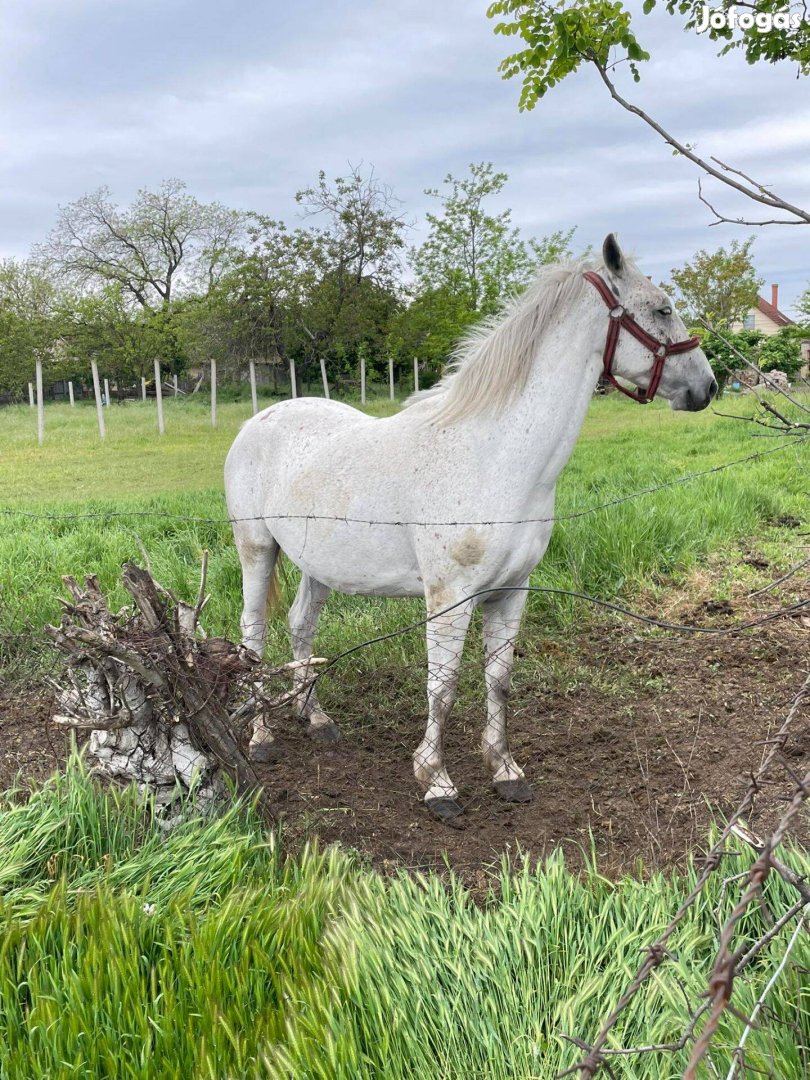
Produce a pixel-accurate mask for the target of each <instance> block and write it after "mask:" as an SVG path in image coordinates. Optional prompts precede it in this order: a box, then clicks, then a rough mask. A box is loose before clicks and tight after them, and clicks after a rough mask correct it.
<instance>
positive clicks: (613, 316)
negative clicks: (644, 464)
mask: <svg viewBox="0 0 810 1080" xmlns="http://www.w3.org/2000/svg"><path fill="white" fill-rule="evenodd" d="M582 276H583V277H584V278H586V279H587V280H588V281H590V283H591V285H593V286H594V287H595V288H596V291H597V292H598V293H599V295H600V296H601V297H602V299H603V300H604V301H605V303H606V304H607V306H608V308H609V309H610V310H609V312H608V314H609V316H610V324H609V326H608V332H607V338H606V339H605V352H604V355H603V356H602V374H603V375H604V377H605V378H606V379H607V381H608V382H609V383H610V384H611V385H612V386H615V387H616V389H617V390H621V392H622V393H623V394H626V395H627V396H628V397H629V398H632V399H633V401H637V402H638V403H639V404H640V405H646V404H647V402H648V401H652V399H653V398H654V397H655V394H656V391H657V390H658V387H659V384H660V382H661V376H662V375H663V374H664V361H665V360H666V358H667V357H668V356H674V355H675V354H676V353H684V352H689V350H690V349H696V348H697V347H698V346H699V345H700V338H698V337H691V338H687V339H686V340H685V341H675V342H671V341H659V340H658V338H655V337H653V336H652V334H648V333H647V331H646V330H645V329H644V327H643V326H639V324H638V323H637V322H636V320H635V319H634V318H633V316H632V315H630V314H629V313H628V312H627V311H625V309H624V308H623V307H622V305H621V304H619V303H617V301H616V297H615V296H614V295H613V292H612V290H611V288H610V286H609V285H608V284H607V283H606V282H605V281H604V280H603V278H601V277H600V276H599V275H598V274H596V273H594V272H593V270H588V271H587V272H586V273H584V274H583V275H582ZM622 327H624V329H625V330H628V331H629V332H630V333H631V334H632V335H633V337H634V338H635V339H636V341H640V342H641V344H642V345H643V346H644V347H645V348H646V349H649V351H650V352H651V353H652V354H653V356H654V357H655V360H654V361H653V366H652V372H651V373H650V382H649V385H648V386H647V389H646V390H641V389H638V390H628V389H627V387H626V386H622V384H621V383H620V382H619V380H618V379H617V378H616V376H615V375H614V374H613V359H614V356H615V354H616V345H617V343H618V340H619V331H620V330H621V329H622Z"/></svg>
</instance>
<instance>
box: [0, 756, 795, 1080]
mask: <svg viewBox="0 0 810 1080" xmlns="http://www.w3.org/2000/svg"><path fill="white" fill-rule="evenodd" d="M786 858H787V859H788V860H789V861H790V862H791V863H792V864H793V865H794V867H795V868H796V869H797V870H798V871H799V872H800V873H805V874H806V873H807V872H808V871H810V864H808V863H807V861H806V859H805V858H804V857H803V856H801V855H800V854H798V853H797V852H792V853H788V854H787V855H786ZM751 859H752V856H751V855H750V853H748V852H742V853H741V854H740V856H739V858H738V860H737V861H736V862H735V863H734V868H735V870H739V869H742V868H743V867H745V866H747V865H748V864H749V863H750V862H751ZM0 866H2V874H0V1045H2V1047H3V1050H2V1052H0V1078H2V1080H33V1078H39V1077H48V1078H49V1080H62V1078H69V1077H77V1078H78V1077H80V1078H82V1080H85V1078H95V1077H98V1078H102V1077H103V1078H144V1080H145V1078H149V1080H163V1078H166V1080H170V1078H171V1080H175V1078H177V1080H180V1078H182V1080H187V1078H189V1077H210V1078H212V1080H219V1078H226V1077H238V1078H240V1080H244V1078H249V1077H273V1078H284V1080H529V1078H534V1080H549V1078H550V1077H552V1076H553V1075H554V1073H555V1072H556V1071H557V1070H558V1069H560V1068H562V1067H565V1066H567V1065H569V1064H571V1063H572V1061H573V1060H574V1058H575V1056H576V1054H577V1051H576V1050H575V1049H574V1048H572V1047H571V1046H570V1044H567V1043H566V1042H565V1041H564V1040H563V1039H562V1037H561V1034H562V1033H570V1034H577V1035H579V1036H581V1037H584V1038H586V1039H587V1038H591V1037H593V1035H594V1034H595V1032H596V1031H597V1030H598V1029H599V1027H600V1026H601V1021H602V1019H603V1018H604V1016H605V1015H606V1013H607V1012H608V1011H609V1010H610V1008H611V1007H612V1005H613V1004H614V1003H615V1002H616V1000H617V998H618V997H619V995H620V994H621V993H622V991H623V990H624V988H625V986H626V984H627V981H628V979H629V977H630V976H631V973H632V971H633V970H634V968H635V967H636V965H637V964H638V962H639V959H640V956H641V955H642V949H643V947H644V945H645V944H648V943H650V942H651V941H652V940H653V938H654V937H655V936H656V935H657V934H658V933H659V932H660V931H661V930H662V929H663V927H664V926H665V925H666V923H667V922H668V920H669V919H670V917H671V915H672V914H673V912H674V911H675V909H676V908H677V906H678V904H679V902H680V901H681V900H682V898H683V897H684V895H685V894H686V892H687V891H688V890H689V888H690V887H691V885H692V883H693V882H694V879H695V870H694V868H693V867H692V866H690V867H688V868H687V870H686V872H685V873H684V874H683V875H681V876H674V877H663V876H655V877H653V878H652V879H651V880H649V881H647V882H642V881H640V880H636V879H633V878H627V879H625V880H622V881H619V882H610V881H608V880H606V879H605V878H604V877H602V876H601V875H600V874H599V873H598V872H597V871H596V870H595V869H593V868H591V869H590V870H587V871H586V872H584V873H583V874H581V875H579V876H576V875H572V874H570V873H569V872H568V871H567V869H566V867H565V865H564V862H563V860H562V857H561V856H559V855H558V856H555V857H554V858H552V859H551V860H550V862H548V863H547V864H546V865H545V866H542V867H534V868H532V867H530V866H529V865H528V864H524V865H518V866H516V867H513V868H512V869H511V870H510V869H509V868H507V867H506V866H503V867H502V868H501V870H500V871H495V872H493V876H492V880H491V891H490V893H489V895H488V897H486V898H485V899H484V900H483V901H482V902H479V903H475V902H474V901H473V899H472V898H471V896H470V895H469V894H468V893H467V892H466V891H465V890H464V889H463V887H462V886H461V885H460V884H459V882H458V881H456V880H455V879H452V878H449V879H448V880H447V881H441V880H439V879H438V878H436V877H431V878H424V877H419V876H416V877H407V876H405V875H402V876H399V877H396V878H393V879H387V880H386V879H383V878H381V877H380V876H379V875H376V874H374V873H372V872H371V871H369V870H367V869H365V868H364V867H363V866H362V865H361V864H359V863H358V861H357V860H356V859H354V858H353V857H352V856H350V855H348V854H345V853H341V852H339V851H337V850H334V849H331V850H328V851H325V852H319V851H318V850H317V849H315V848H313V847H309V848H307V849H306V850H304V851H303V852H302V853H299V854H297V855H296V856H295V857H285V856H284V854H283V852H282V850H281V845H280V844H279V843H278V842H277V841H276V840H273V839H270V840H268V838H267V836H266V834H265V833H264V832H263V830H262V828H261V826H260V824H259V822H258V821H257V819H256V818H255V816H254V815H253V814H252V813H251V812H250V810H249V809H247V808H243V807H234V808H232V809H230V810H229V811H228V812H227V813H226V814H225V815H224V816H223V817H221V818H218V819H214V820H212V819H206V820H200V819H192V820H187V821H186V822H185V823H184V824H182V825H181V826H179V827H178V828H176V829H175V830H174V831H172V832H171V833H169V834H168V836H166V835H164V833H163V832H162V831H161V829H160V827H159V826H158V825H157V824H155V822H154V820H153V819H152V817H151V815H150V813H149V807H148V805H147V804H146V803H144V802H143V801H142V799H141V797H140V796H138V795H137V794H136V793H135V792H134V791H133V790H128V791H124V792H120V791H113V790H106V791H100V790H98V789H97V788H95V787H94V786H93V785H92V783H91V782H90V781H89V779H88V777H87V775H86V774H85V773H84V772H83V770H82V769H81V768H80V767H79V766H78V765H77V764H76V763H73V764H72V765H71V767H70V769H69V772H68V774H67V776H62V777H54V778H53V779H52V780H50V781H49V782H48V783H47V784H46V785H45V786H44V787H43V788H41V789H40V790H38V791H36V792H34V794H33V795H32V796H31V798H30V799H29V800H28V801H26V802H24V803H19V802H17V801H16V799H15V798H14V797H9V798H8V799H7V800H6V801H5V802H3V803H0ZM721 877H722V875H717V876H716V878H715V880H714V881H712V882H711V883H710V885H709V886H708V888H707V891H706V894H705V896H704V897H703V899H702V900H701V901H700V902H699V903H698V904H696V905H695V907H694V908H693V909H692V910H691V911H690V912H689V914H688V915H687V917H686V919H685V920H684V922H683V924H682V927H681V929H680V931H679V932H678V934H677V936H676V938H675V939H674V941H673V943H672V953H673V956H672V959H671V960H669V961H668V962H667V964H666V965H665V966H664V967H663V968H662V969H661V971H660V973H659V974H657V975H656V976H655V977H654V978H653V979H651V980H650V982H649V984H648V985H647V987H646V988H645V989H644V990H643V991H642V992H641V993H640V994H639V996H638V997H637V999H636V1001H635V1002H634V1004H633V1005H632V1006H631V1007H630V1008H629V1009H627V1011H626V1012H625V1013H624V1014H623V1016H622V1018H621V1020H620V1022H619V1024H618V1025H617V1027H616V1031H615V1035H614V1036H613V1038H612V1041H611V1042H610V1043H609V1045H610V1046H619V1045H637V1044H639V1043H641V1044H643V1043H646V1042H655V1041H669V1040H671V1039H673V1038H676V1037H677V1036H678V1034H679V1033H680V1031H681V1030H682V1028H683V1026H684V1023H685V1021H686V1019H687V1017H688V1013H689V1008H690V1007H691V1006H690V1005H688V1004H687V1000H688V1001H689V1002H691V1003H692V1004H695V1003H697V1002H698V1001H699V1000H700V999H699V995H700V994H701V993H702V991H703V990H704V989H705V986H706V979H707V973H708V971H709V970H710V966H711V962H712V959H713V955H714V949H715V942H716V933H717V918H723V917H725V915H726V914H727V913H728V911H729V910H730V907H731V905H732V904H733V902H734V893H735V890H734V889H725V890H721V881H720V879H721ZM765 900H766V902H767V904H768V906H769V907H770V909H771V910H772V911H774V912H778V911H780V910H783V909H784V907H785V906H786V905H787V904H788V903H790V902H792V900H793V896H792V895H791V894H790V891H789V889H788V887H787V886H786V885H785V884H784V883H783V882H782V881H781V879H776V880H770V879H769V881H768V882H767V883H766V886H765ZM762 910H763V909H762V907H761V906H759V905H756V906H755V908H754V909H753V910H752V911H751V913H750V915H749V916H747V917H746V918H745V919H744V920H743V922H742V924H741V927H740V933H739V936H738V939H737V941H736V942H735V944H737V945H740V944H744V943H745V942H746V941H749V942H750V941H752V940H754V939H755V938H756V937H757V936H759V935H760V933H761V932H762V931H763V929H764V923H763V921H762V920H763V914H762ZM789 933H790V928H788V929H787V931H785V932H783V934H782V935H781V937H780V938H778V939H777V940H776V941H775V942H774V943H773V944H772V945H771V946H770V947H769V948H768V949H767V950H766V951H765V952H764V953H763V954H762V957H761V959H760V960H758V961H757V962H756V964H755V965H753V966H752V967H751V968H750V969H749V970H748V972H746V975H745V977H744V978H743V977H741V978H740V979H738V981H737V982H736V983H735V991H734V992H735V997H734V1001H735V1005H736V1007H737V1008H738V1009H740V1010H741V1011H742V1012H743V1013H747V1012H748V1011H750V1009H751V1007H752V1004H753V1002H754V1001H755V1000H756V998H757V996H758V994H759V993H760V992H761V990H762V989H763V987H764V986H765V984H766V982H767V981H768V978H769V977H770V975H771V974H772V972H773V971H774V968H775V966H776V964H777V963H778V961H779V958H780V955H781V953H782V950H783V949H784V944H785V941H786V940H787V936H788V935H789ZM794 961H795V964H796V965H797V966H796V967H789V968H788V969H787V970H786V971H785V972H783V974H782V975H781V977H780V979H779V980H778V982H777V983H776V985H775V987H774V988H773V990H772V991H771V994H770V996H769V999H768V1006H769V1011H768V1012H767V1013H766V1014H763V1016H764V1018H765V1020H764V1022H763V1023H762V1025H761V1027H759V1028H758V1029H757V1030H755V1031H754V1032H753V1033H752V1035H751V1038H750V1040H749V1043H748V1048H747V1049H748V1056H747V1061H748V1062H749V1065H750V1066H752V1067H754V1068H759V1069H764V1070H765V1073H764V1074H765V1075H771V1076H779V1077H784V1078H789V1077H798V1076H800V1075H802V1072H801V1069H802V1057H801V1055H802V1051H801V1049H800V1046H801V1045H804V1046H807V1042H808V1038H810V1021H809V1020H808V1017H810V1011H808V1008H807V1004H808V993H809V992H810V991H809V990H808V982H807V977H806V972H807V969H808V967H809V966H810V938H808V937H807V935H803V936H802V937H801V938H800V939H799V942H798V944H797V948H796V950H795V952H794ZM741 1030H742V1023H741V1021H740V1020H739V1019H737V1018H736V1017H735V1016H734V1015H733V1014H731V1013H728V1014H727V1015H726V1016H725V1018H724V1019H723V1021H722V1023H721V1026H720V1031H719V1035H718V1038H717V1040H716V1042H715V1044H714V1048H713V1050H712V1058H713V1061H714V1063H715V1067H716V1068H717V1070H718V1072H719V1074H720V1075H723V1076H724V1075H725V1074H726V1071H727V1069H728V1065H729V1053H730V1048H732V1047H733V1046H734V1045H735V1044H736V1041H737V1039H738V1037H739V1035H740V1033H741ZM684 1062H685V1055H684V1053H682V1052H681V1053H677V1054H674V1055H667V1054H660V1055H659V1054H656V1055H643V1056H641V1057H637V1058H629V1059H626V1058H618V1059H615V1060H614V1061H613V1068H614V1070H615V1075H616V1076H620V1077H626V1078H633V1080H647V1078H650V1080H652V1078H655V1080H661V1078H675V1077H678V1076H680V1075H681V1071H682V1069H683V1066H684ZM703 1075H707V1076H708V1075H710V1074H708V1073H703ZM713 1075H717V1073H714V1074H713ZM747 1075H751V1076H753V1075H763V1074H761V1073H760V1074H755V1073H753V1072H751V1073H749V1074H747Z"/></svg>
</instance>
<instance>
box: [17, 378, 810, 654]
mask: <svg viewBox="0 0 810 1080" xmlns="http://www.w3.org/2000/svg"><path fill="white" fill-rule="evenodd" d="M392 408H396V406H395V405H392V403H390V402H388V401H387V400H381V401H379V402H376V403H372V404H370V405H369V407H368V410H369V411H370V412H372V413H374V414H376V415H385V414H387V413H390V411H391V410H392ZM248 413H249V407H248V406H247V405H246V404H245V403H242V402H236V403H230V404H223V405H221V406H220V409H219V426H218V427H217V429H216V430H212V429H211V427H210V421H209V415H208V411H207V408H206V406H205V404H204V403H198V402H196V401H177V402H175V401H174V400H172V399H169V400H168V401H167V402H166V432H167V433H166V435H165V436H164V437H163V438H160V437H159V436H158V434H157V430H156V426H155V409H154V404H153V403H151V402H150V403H147V404H141V403H131V404H127V405H125V406H113V407H111V408H110V409H109V410H107V422H108V436H107V439H106V441H104V442H101V441H100V440H99V438H98V435H97V431H96V428H95V412H94V410H93V409H92V408H90V407H87V406H82V407H77V408H76V409H70V408H69V407H67V406H49V407H48V408H47V409H46V442H45V445H44V446H43V447H42V448H39V447H38V446H37V445H36V432H35V417H34V414H33V411H32V410H30V409H28V408H27V407H15V408H9V409H4V410H2V411H0V491H1V492H2V501H0V508H6V509H19V510H30V511H33V512H46V513H55V514H60V513H66V514H79V515H81V514H91V515H92V514H96V515H99V516H98V517H95V518H82V517H79V518H78V519H74V520H65V521H49V520H45V521H37V520H27V519H25V518H17V517H15V516H11V517H1V516H0V522H2V524H1V525H0V670H5V671H6V673H7V674H8V673H11V672H13V671H14V670H17V669H19V668H20V666H23V667H24V666H25V665H26V664H28V663H29V662H30V661H31V657H32V653H33V652H35V651H36V640H37V637H38V634H39V628H40V627H41V626H42V624H43V623H44V622H46V621H48V620H52V619H54V618H56V617H57V616H58V611H59V607H58V602H57V596H58V594H59V593H60V589H61V583H60V577H61V575H63V574H73V575H77V576H81V575H83V574H85V573H95V574H97V575H98V576H99V578H100V580H101V583H102V586H103V587H104V588H105V589H106V590H111V591H112V593H113V598H114V600H115V602H123V600H124V596H123V594H122V592H121V590H120V587H119V586H118V579H119V575H120V567H121V564H122V563H123V562H124V561H125V560H126V559H129V558H135V559H142V551H144V550H145V551H146V552H147V553H148V555H149V558H150V560H151V563H152V567H153V570H154V572H155V574H156V576H157V577H158V578H159V580H161V581H162V582H163V583H164V584H165V585H166V586H168V587H172V588H174V589H176V590H178V591H179V592H180V593H182V594H184V595H189V594H191V593H192V592H193V591H194V590H196V583H197V576H198V572H199V562H200V556H201V552H202V550H203V549H204V548H207V549H208V550H209V551H210V571H209V588H210V591H211V594H212V601H211V604H210V606H209V608H208V610H207V622H206V625H207V629H208V630H209V631H210V632H215V633H226V634H229V635H231V636H234V635H236V634H237V632H238V617H239V609H240V570H239V564H238V559H237V556H236V551H235V549H234V546H233V543H232V539H231V533H230V528H229V526H228V525H227V524H226V523H225V522H224V520H223V519H224V518H225V513H226V511H225V504H224V498H223V493H222V465H223V462H224V458H225V455H226V453H227V450H228V447H229V446H230V444H231V442H232V440H233V437H234V436H235V434H236V432H237V430H238V428H239V426H240V424H241V423H242V422H243V421H244V420H245V418H246V417H247V415H248ZM751 430H752V428H751V427H750V426H749V425H745V424H740V423H735V422H733V421H730V420H723V419H720V418H717V417H715V416H713V415H712V414H711V413H700V414H685V413H673V412H671V411H670V410H669V409H668V408H666V407H665V406H659V405H657V404H656V405H653V406H648V407H646V408H643V409H641V408H638V407H636V406H633V405H631V404H628V403H627V402H625V401H624V400H619V399H618V396H617V395H614V396H611V397H608V398H601V399H596V400H594V402H593V405H592V407H591V410H590V414H589V416H588V419H587V421H586V424H585V428H584V430H583V433H582V436H581V438H580V440H579V442H578V444H577V447H576V449H575V452H574V455H573V458H572V460H571V462H570V463H569V465H568V467H567V468H566V470H565V471H564V473H563V476H562V478H561V481H560V484H559V492H558V502H557V512H558V514H560V515H565V514H567V513H574V512H576V511H579V510H582V509H586V508H588V507H591V506H593V505H595V504H597V503H602V502H605V501H607V500H609V499H611V498H614V497H616V496H620V495H623V494H627V493H630V492H633V491H635V490H638V489H640V488H644V487H647V486H651V485H654V484H655V483H658V482H661V481H664V480H669V479H673V478H675V477H677V476H680V475H682V474H683V473H685V472H691V471H695V470H699V469H705V468H708V467H711V466H713V465H717V464H720V463H723V462H725V461H729V460H732V459H734V458H738V457H742V456H744V455H746V454H750V453H752V452H754V451H756V450H763V449H770V448H771V447H773V446H774V445H776V444H775V443H774V441H772V440H765V439H752V438H751ZM807 460H808V448H807V445H806V444H800V443H797V444H795V445H791V447H789V448H788V449H786V450H784V451H781V452H779V453H776V454H773V455H770V456H768V457H765V458H763V459H761V460H759V461H756V462H753V463H750V464H746V465H741V466H738V467H736V468H734V469H730V470H728V471H726V472H722V473H719V474H716V475H714V476H710V477H706V478H704V479H701V480H697V481H693V482H691V483H689V484H684V485H681V486H678V487H674V488H670V489H667V490H664V491H661V492H658V493H656V494H654V495H650V496H646V497H644V498H641V499H637V500H635V501H632V502H629V503H626V504H623V505H621V506H615V507H610V508H607V509H604V510H600V511H599V512H597V513H594V514H589V515H587V516H585V517H581V518H577V519H575V520H569V521H560V522H559V523H558V525H557V526H556V528H555V532H554V536H553V538H552V542H551V546H550V548H549V551H548V554H547V556H546V558H545V559H544V561H543V563H542V564H541V566H540V567H539V569H538V570H537V572H536V573H535V575H534V578H533V582H534V584H539V585H544V586H550V587H556V588H562V589H575V590H578V591H583V592H587V593H591V594H593V595H596V596H599V597H602V598H613V597H625V598H627V597H632V595H633V593H634V592H636V591H638V590H639V589H653V590H655V589H659V588H661V587H662V586H664V585H668V584H671V583H672V582H677V581H678V580H679V579H681V578H682V577H683V575H685V574H686V573H687V572H688V571H689V570H690V568H692V567H694V566H696V565H698V564H700V563H702V562H704V561H705V560H706V559H707V557H709V556H710V555H713V554H716V553H718V552H720V553H723V554H724V555H726V556H727V561H728V562H729V563H731V564H733V562H734V554H735V545H738V544H739V542H740V541H742V540H744V539H746V538H750V537H756V538H758V539H759V540H761V541H762V542H763V543H769V544H772V545H773V546H774V550H775V551H776V552H777V554H778V553H779V552H781V553H782V555H781V557H782V558H784V560H786V561H787V560H789V559H790V557H791V556H792V555H793V554H795V550H794V549H795V547H796V541H795V540H793V539H792V534H791V533H790V531H789V530H787V529H784V528H781V527H780V526H779V521H780V520H781V519H783V518H785V517H793V518H798V519H799V520H805V519H806V513H807V495H806V491H807ZM121 511H133V512H134V513H135V514H136V515H137V514H147V515H148V513H149V512H151V511H155V512H157V513H158V514H164V515H169V516H167V517H160V516H155V517H150V516H142V517H138V516H132V517H126V516H125V517H105V516H104V515H105V514H107V513H116V512H121ZM172 515H177V518H176V519H174V518H173V517H172ZM183 517H191V518H195V517H203V518H211V519H214V520H213V521H211V522H200V521H183V520H182V518H183ZM294 588H295V571H294V569H293V568H291V567H289V566H288V567H287V568H286V588H285V592H286V597H285V600H286V601H287V602H289V601H290V600H291V597H292V594H293V591H294ZM420 611H421V605H420V604H418V603H416V602H403V601H386V600H376V599H363V598H358V597H341V596H334V597H332V598H330V600H329V603H328V604H327V608H326V612H325V615H324V618H323V620H322V623H321V631H320V634H319V638H318V641H317V650H318V651H319V652H321V653H324V654H334V653H336V652H338V651H340V650H341V649H342V648H345V647H346V646H347V645H351V644H355V643H358V642H361V641H364V640H366V639H368V638H371V637H374V636H376V635H377V634H381V633H387V632H390V631H392V630H395V629H396V628H397V627H398V626H401V625H403V624H405V623H407V622H409V621H411V620H413V619H415V618H418V617H419V615H420ZM582 612H583V608H582V606H581V605H577V604H575V603H573V602H572V601H569V600H566V599H563V598H554V597H547V596H534V597H532V598H531V599H530V603H529V617H528V620H527V624H526V625H527V628H528V632H529V633H532V632H534V631H535V630H536V631H537V632H541V631H542V630H548V629H553V628H554V627H558V628H559V627H565V626H567V625H569V624H570V622H571V620H572V619H574V618H579V617H581V616H582ZM26 627H27V628H28V629H29V631H30V632H29V633H27V634H26V633H23V632H22V631H23V629H24V628H26ZM4 631H5V634H4V633H3V632H4ZM269 648H270V651H271V654H272V655H275V656H283V655H286V652H287V644H286V633H285V629H284V622H283V617H282V616H279V617H278V618H277V619H276V620H275V621H274V622H273V624H272V626H271V631H270V635H269ZM421 655H422V654H421V635H419V634H411V635H409V636H408V637H407V638H403V639H396V640H394V641H392V642H388V643H386V645H385V646H383V647H380V648H377V649H375V650H373V651H372V650H369V651H367V652H365V653H360V654H357V655H356V656H354V657H352V659H351V661H347V665H346V667H345V668H344V669H343V671H344V672H345V671H352V670H357V669H359V670H368V669H369V668H373V667H375V666H377V665H379V664H380V663H382V662H386V663H391V664H395V665H397V664H401V665H405V664H409V665H412V664H413V662H414V661H415V660H418V659H419V658H420V657H421Z"/></svg>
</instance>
